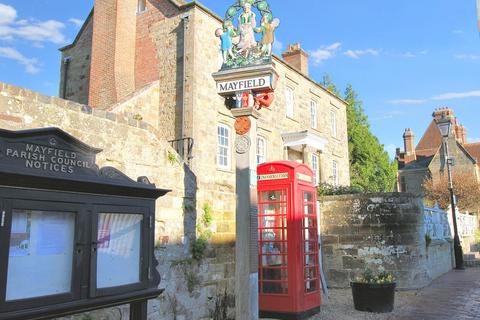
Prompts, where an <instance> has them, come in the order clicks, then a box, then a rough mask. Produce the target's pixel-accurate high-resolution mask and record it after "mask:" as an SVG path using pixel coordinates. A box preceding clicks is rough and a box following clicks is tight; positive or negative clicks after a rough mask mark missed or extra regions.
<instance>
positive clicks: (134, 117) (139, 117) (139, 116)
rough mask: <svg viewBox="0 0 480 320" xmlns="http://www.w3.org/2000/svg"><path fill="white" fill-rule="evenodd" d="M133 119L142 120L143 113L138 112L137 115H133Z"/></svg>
mask: <svg viewBox="0 0 480 320" xmlns="http://www.w3.org/2000/svg"><path fill="white" fill-rule="evenodd" d="M133 119H134V120H137V121H142V120H143V117H142V115H141V114H138V113H137V114H136V115H134V116H133Z"/></svg>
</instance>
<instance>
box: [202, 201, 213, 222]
mask: <svg viewBox="0 0 480 320" xmlns="http://www.w3.org/2000/svg"><path fill="white" fill-rule="evenodd" d="M202 210H203V216H202V223H203V225H204V226H205V227H206V228H209V227H210V226H211V225H212V222H213V209H212V206H211V205H210V203H208V202H205V203H204V204H203V208H202Z"/></svg>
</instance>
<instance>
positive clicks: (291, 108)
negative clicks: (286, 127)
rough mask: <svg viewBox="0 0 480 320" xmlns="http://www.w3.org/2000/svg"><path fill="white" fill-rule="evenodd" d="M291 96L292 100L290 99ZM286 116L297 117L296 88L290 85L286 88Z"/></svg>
mask: <svg viewBox="0 0 480 320" xmlns="http://www.w3.org/2000/svg"><path fill="white" fill-rule="evenodd" d="M290 93H291V95H290V96H289V94H290ZM290 98H291V101H289V99H290ZM289 102H290V103H289ZM285 116H286V117H287V118H289V119H293V118H294V117H295V90H294V89H293V88H292V87H290V86H287V87H286V88H285Z"/></svg>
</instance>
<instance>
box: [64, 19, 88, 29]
mask: <svg viewBox="0 0 480 320" xmlns="http://www.w3.org/2000/svg"><path fill="white" fill-rule="evenodd" d="M68 22H70V23H73V24H74V25H76V26H77V27H78V28H80V27H81V26H83V23H84V22H85V21H84V20H80V19H76V18H70V19H68Z"/></svg>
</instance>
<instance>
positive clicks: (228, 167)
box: [216, 123, 232, 170]
mask: <svg viewBox="0 0 480 320" xmlns="http://www.w3.org/2000/svg"><path fill="white" fill-rule="evenodd" d="M221 128H222V129H225V130H226V132H227V137H226V138H227V145H226V146H222V145H220V129H221ZM231 137H232V134H231V128H230V126H228V125H226V124H224V123H219V124H218V125H217V152H216V158H217V168H218V169H220V170H231V169H232V164H231V162H232V159H231V157H232V146H231V140H232V138H231ZM220 148H226V149H227V154H226V156H225V158H226V161H227V164H226V165H223V164H221V161H220V157H223V155H222V156H221V155H220Z"/></svg>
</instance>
